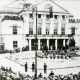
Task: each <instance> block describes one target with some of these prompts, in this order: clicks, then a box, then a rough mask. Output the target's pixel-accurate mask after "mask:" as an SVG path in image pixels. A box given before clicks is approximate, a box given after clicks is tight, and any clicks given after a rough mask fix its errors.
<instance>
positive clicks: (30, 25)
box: [29, 22, 33, 35]
mask: <svg viewBox="0 0 80 80" xmlns="http://www.w3.org/2000/svg"><path fill="white" fill-rule="evenodd" d="M29 35H33V22H29Z"/></svg>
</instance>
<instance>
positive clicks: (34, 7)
mask: <svg viewBox="0 0 80 80" xmlns="http://www.w3.org/2000/svg"><path fill="white" fill-rule="evenodd" d="M33 10H35V12H36V37H35V40H36V44H35V47H36V50H35V80H36V79H37V6H33Z"/></svg>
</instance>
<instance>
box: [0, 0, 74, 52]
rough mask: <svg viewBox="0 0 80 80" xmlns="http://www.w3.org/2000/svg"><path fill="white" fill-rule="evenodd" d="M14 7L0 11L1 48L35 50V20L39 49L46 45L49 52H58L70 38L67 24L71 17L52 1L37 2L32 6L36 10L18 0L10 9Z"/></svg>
mask: <svg viewBox="0 0 80 80" xmlns="http://www.w3.org/2000/svg"><path fill="white" fill-rule="evenodd" d="M21 3H22V4H21ZM14 4H15V5H17V7H18V8H15V7H13V8H7V9H6V8H5V9H4V10H1V11H0V34H1V35H0V49H2V48H3V49H4V50H6V49H7V50H14V49H17V48H19V49H22V48H23V47H26V46H27V47H28V48H29V50H35V44H36V40H35V37H36V21H37V45H38V50H41V49H42V48H43V46H47V49H48V50H57V49H58V48H60V47H62V46H65V45H66V44H68V40H69V39H70V37H72V35H71V34H72V33H71V29H70V27H71V25H72V24H71V23H70V21H69V20H70V19H71V18H72V15H71V14H70V13H69V12H68V11H67V10H65V9H64V8H62V7H61V6H59V5H58V4H56V3H55V2H53V1H51V0H45V1H43V2H41V3H38V4H37V5H36V6H35V7H36V8H37V10H36V8H34V5H33V4H31V3H27V2H26V3H25V2H24V1H21V0H20V1H19V0H18V1H16V2H15V3H12V4H10V6H9V7H11V5H14ZM19 7H20V8H19ZM36 12H37V15H36ZM50 13H51V14H52V16H50ZM36 16H37V19H36ZM74 27H75V26H74Z"/></svg>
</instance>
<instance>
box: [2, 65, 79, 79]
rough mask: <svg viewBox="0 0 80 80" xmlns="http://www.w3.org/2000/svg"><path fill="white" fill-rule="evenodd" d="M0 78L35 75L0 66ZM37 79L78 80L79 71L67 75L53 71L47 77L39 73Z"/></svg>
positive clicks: (32, 77)
mask: <svg viewBox="0 0 80 80" xmlns="http://www.w3.org/2000/svg"><path fill="white" fill-rule="evenodd" d="M0 79H1V80H35V76H34V75H33V76H30V75H25V74H21V73H20V72H19V73H14V72H13V71H12V69H11V67H10V68H9V69H8V68H5V67H3V66H2V67H1V68H0ZM37 80H80V72H79V73H77V74H72V73H71V74H68V75H61V74H60V75H55V74H54V72H53V71H51V72H50V73H49V75H48V76H47V77H45V76H43V75H42V73H40V74H39V75H38V76H37Z"/></svg>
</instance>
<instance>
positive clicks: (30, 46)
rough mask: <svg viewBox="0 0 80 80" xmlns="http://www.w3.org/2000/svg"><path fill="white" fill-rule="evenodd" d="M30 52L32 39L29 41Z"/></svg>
mask: <svg viewBox="0 0 80 80" xmlns="http://www.w3.org/2000/svg"><path fill="white" fill-rule="evenodd" d="M29 50H30V51H31V39H29Z"/></svg>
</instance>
